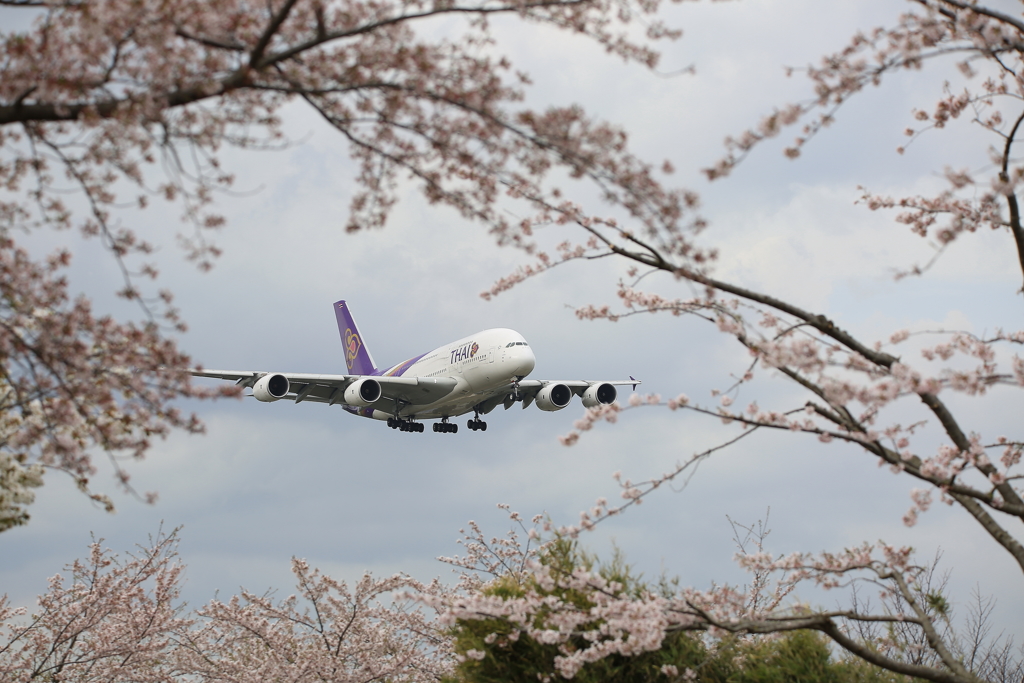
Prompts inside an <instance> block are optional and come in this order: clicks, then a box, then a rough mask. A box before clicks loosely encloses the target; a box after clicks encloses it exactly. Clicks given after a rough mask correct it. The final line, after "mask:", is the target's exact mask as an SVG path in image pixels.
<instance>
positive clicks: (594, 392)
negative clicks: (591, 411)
mask: <svg viewBox="0 0 1024 683" xmlns="http://www.w3.org/2000/svg"><path fill="white" fill-rule="evenodd" d="M617 395H618V392H617V391H615V386H614V385H612V384H608V383H607V382H602V383H600V384H591V385H590V386H589V387H587V390H586V391H584V392H583V407H585V408H596V407H598V406H606V405H608V404H609V403H611V402H612V401H614V400H615V397H616V396H617Z"/></svg>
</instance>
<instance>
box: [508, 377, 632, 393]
mask: <svg viewBox="0 0 1024 683" xmlns="http://www.w3.org/2000/svg"><path fill="white" fill-rule="evenodd" d="M548 384H564V385H565V386H567V387H569V388H570V389H572V393H573V394H575V395H576V396H581V395H583V392H584V391H586V390H587V389H589V388H590V387H591V386H592V385H594V384H617V385H619V386H625V385H627V384H631V385H633V387H634V388H635V387H636V385H637V384H641V381H640V380H638V379H633V378H632V377H630V378H629V379H593V380H591V379H524V380H522V381H521V382H519V391H520V392H521V393H525V394H527V395H532V396H536V395H537V392H538V391H540V390H541V389H543V388H544V387H545V386H546V385H548Z"/></svg>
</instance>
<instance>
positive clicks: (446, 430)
mask: <svg viewBox="0 0 1024 683" xmlns="http://www.w3.org/2000/svg"><path fill="white" fill-rule="evenodd" d="M434 431H435V432H439V433H441V434H454V433H455V432H457V431H459V425H453V424H451V423H448V422H435V423H434Z"/></svg>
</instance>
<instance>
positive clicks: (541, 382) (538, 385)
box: [477, 377, 641, 413]
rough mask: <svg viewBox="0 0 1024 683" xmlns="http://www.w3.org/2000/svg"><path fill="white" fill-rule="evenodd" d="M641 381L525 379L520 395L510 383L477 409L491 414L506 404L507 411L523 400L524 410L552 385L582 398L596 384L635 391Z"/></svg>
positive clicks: (521, 385) (631, 379)
mask: <svg viewBox="0 0 1024 683" xmlns="http://www.w3.org/2000/svg"><path fill="white" fill-rule="evenodd" d="M640 383H641V382H640V380H638V379H633V378H632V377H630V378H629V379H614V380H599V379H598V380H587V379H562V380H558V379H524V380H520V382H519V386H518V393H517V392H516V389H517V388H516V386H515V385H513V384H511V383H509V384H506V385H505V386H503V387H500V388H498V389H495V390H494V392H493V393H492V395H491V397H490V398H488V399H487V400H485V401H482V402H481V403H480V404H479V405H478V406H477V408H479V410H480V412H481V413H489V412H491V411H492V410H494V408H495V407H497V406H499V405H502V404H504V405H505V410H508V409H509V408H511V407H512V405H513V404H514V403H515V402H516V400H521V401H522V404H523V408H528V407H529V406H530V404H531V403H533V401H534V400H535V399H536V398H537V394H538V393H539V392H540V390H541V389H543V388H544V387H546V386H548V385H550V384H562V385H565V386H566V387H568V388H569V390H570V391H572V393H573V395H575V396H582V395H583V394H584V392H586V390H587V389H589V388H590V387H592V386H593V385H595V384H615V385H619V386H630V385H631V386H632V387H633V388H634V389H635V388H636V385H637V384H640Z"/></svg>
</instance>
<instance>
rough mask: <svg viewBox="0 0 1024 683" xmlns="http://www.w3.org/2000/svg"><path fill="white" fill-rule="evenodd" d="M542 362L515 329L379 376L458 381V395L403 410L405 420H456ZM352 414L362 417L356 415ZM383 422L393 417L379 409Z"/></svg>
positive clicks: (484, 335) (489, 333)
mask: <svg viewBox="0 0 1024 683" xmlns="http://www.w3.org/2000/svg"><path fill="white" fill-rule="evenodd" d="M534 365H536V358H535V357H534V355H533V351H532V350H531V349H530V347H529V345H527V343H526V340H525V339H523V335H521V334H519V333H518V332H516V331H515V330H509V329H505V328H495V329H491V330H484V331H482V332H477V333H476V334H474V335H471V336H469V337H463V338H462V339H459V340H456V341H454V342H451V343H450V344H446V345H444V346H441V347H438V348H436V349H434V350H433V351H431V352H429V353H425V354H423V355H422V356H419V357H414V358H410V359H409V360H407V361H405V362H403V363H399V364H398V365H395V366H392V367H390V368H388V369H386V370H382V371H381V372H380V373H379V376H381V377H403V376H404V377H418V378H423V379H429V378H431V377H450V378H453V379H455V380H456V381H457V383H458V384H457V385H456V388H455V390H454V391H453V392H451V393H450V394H448V395H447V396H445V397H444V398H443V399H441V400H439V401H436V402H434V403H430V404H424V405H414V404H409V405H406V406H403V407H402V408H401V409H400V410H399V411H398V412H399V416H401V417H405V416H415V417H416V418H438V417H455V416H457V415H462V414H464V413H468V412H472V411H473V407H474V406H475V405H477V404H478V403H479V402H480V401H481V400H482V398H483V397H486V396H489V395H492V392H493V390H494V389H495V388H497V387H500V386H503V385H507V384H509V383H510V382H512V381H513V380H517V379H522V378H523V377H525V376H527V375H528V374H530V373H531V372H532V371H533V368H534ZM352 412H357V411H356V410H353V411H352ZM362 414H363V415H366V416H367V417H374V418H377V419H381V420H386V419H388V418H389V417H393V415H391V414H390V413H386V412H384V411H380V410H374V411H373V414H372V415H367V414H366V412H362Z"/></svg>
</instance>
